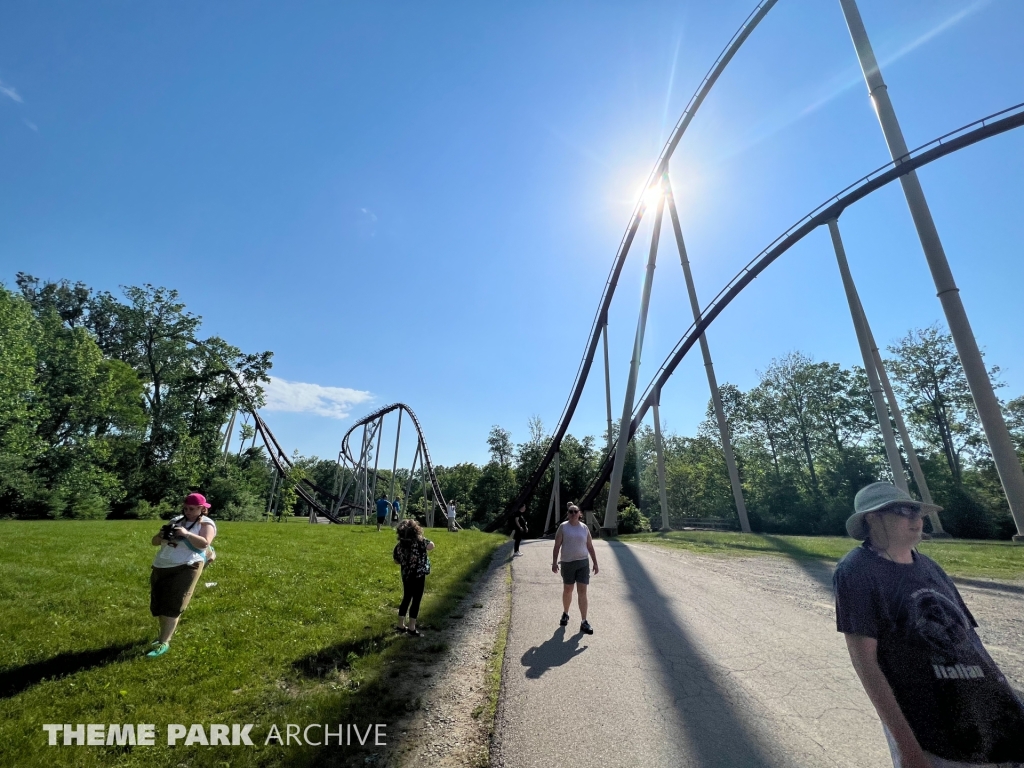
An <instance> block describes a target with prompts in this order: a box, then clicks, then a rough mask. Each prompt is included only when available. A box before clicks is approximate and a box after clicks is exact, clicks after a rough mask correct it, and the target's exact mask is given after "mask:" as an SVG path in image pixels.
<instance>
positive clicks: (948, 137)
mask: <svg viewBox="0 0 1024 768" xmlns="http://www.w3.org/2000/svg"><path fill="white" fill-rule="evenodd" d="M1021 125H1024V103H1021V104H1017V105H1015V106H1012V107H1009V108H1007V109H1004V110H1001V111H999V112H996V113H994V114H991V115H989V116H988V117H984V118H982V119H980V120H976V121H974V122H973V123H968V124H967V125H965V126H963V127H961V128H958V129H956V130H955V131H951V132H949V133H947V134H944V135H942V136H939V137H938V138H937V139H933V140H932V141H929V142H928V143H927V144H923V145H921V146H920V147H918V148H917V149H914V150H911V151H910V152H908V153H907V154H906V155H904V156H903V157H901V158H899V159H897V160H894V161H892V162H890V163H887V164H885V165H883V166H881V167H880V168H877V169H875V170H874V171H872V172H871V173H869V174H868V175H866V176H864V177H862V178H860V179H858V180H857V181H855V182H854V183H853V184H850V185H849V186H848V187H846V188H845V189H843V190H841V191H840V192H838V193H837V194H835V195H833V196H832V197H830V198H829V199H828V200H826V201H825V202H824V203H822V204H821V205H819V206H818V207H817V208H815V209H814V210H813V211H811V212H810V213H808V214H807V215H806V216H804V217H803V218H801V219H800V220H799V221H798V222H796V223H795V224H794V225H793V226H791V227H790V228H789V229H787V230H786V231H785V232H783V233H782V234H781V235H779V236H778V237H777V238H775V240H773V241H772V242H771V244H770V245H768V247H766V248H765V249H764V250H763V251H761V252H760V253H759V254H758V255H757V256H755V257H754V258H753V259H751V260H750V262H748V263H747V265H746V266H745V267H743V269H741V270H740V271H739V272H738V273H737V274H736V276H735V277H733V278H732V280H730V281H729V282H728V283H727V284H726V286H725V287H724V288H722V290H721V291H719V293H718V295H717V296H715V298H714V299H712V300H711V302H710V303H709V304H708V305H707V306H706V307H705V308H704V309H703V310H702V311H701V319H700V321H699V322H697V323H694V324H693V325H691V326H690V327H689V329H688V330H687V331H686V333H684V334H683V336H682V338H681V339H680V340H679V341H678V343H677V344H676V345H675V347H674V348H673V350H672V352H670V353H669V355H668V357H667V358H666V359H665V362H663V363H662V364H661V367H660V368H659V369H658V372H657V374H656V375H655V376H654V378H653V379H652V380H651V382H650V384H648V385H647V389H646V390H644V393H643V394H642V395H641V396H640V399H639V402H638V403H637V405H636V407H635V408H634V410H633V416H632V419H631V421H630V425H629V439H631V440H632V439H633V436H634V435H635V434H636V431H637V429H639V427H640V424H641V422H643V420H644V417H645V416H646V415H647V412H648V411H649V410H650V408H651V406H652V405H653V404H654V401H655V398H656V397H657V392H658V391H659V390H660V389H661V387H662V386H663V385H664V384H665V382H667V381H668V379H669V378H670V377H671V376H672V374H673V373H674V372H675V370H676V368H677V366H678V365H679V363H680V362H682V360H683V358H684V357H685V356H686V353H687V352H689V351H690V349H691V348H692V347H693V345H694V344H695V343H696V342H697V339H698V338H700V336H701V334H702V333H704V331H706V330H707V328H708V326H710V325H711V323H713V322H714V321H715V318H717V317H718V316H719V315H720V314H721V313H722V311H723V310H724V309H725V308H726V307H727V306H729V304H730V303H732V300H733V299H735V298H736V297H737V296H738V295H739V294H740V292H741V291H742V290H743V289H744V288H746V287H747V286H748V285H750V283H751V282H753V280H754V278H756V277H757V276H758V275H760V274H761V273H762V272H763V271H764V270H765V269H767V268H768V267H769V266H770V265H771V264H772V263H773V262H774V261H775V260H776V259H778V258H779V257H780V256H781V255H782V254H784V253H785V252H786V251H788V250H789V249H790V248H792V247H793V246H794V245H796V244H797V243H798V242H800V241H801V240H802V239H803V238H805V237H806V236H807V235H809V234H810V233H811V232H813V231H814V230H815V229H817V228H818V227H820V226H821V225H823V224H827V223H828V222H829V220H831V219H837V218H839V216H840V215H841V214H842V213H843V211H845V210H846V209H847V208H848V207H850V206H851V205H853V204H854V203H856V202H857V201H858V200H861V199H863V198H865V197H867V196H868V195H870V194H871V193H872V192H875V191H876V190H878V189H881V188H882V187H884V186H886V185H887V184H889V183H891V182H893V181H895V180H896V179H898V178H900V177H901V176H904V175H906V174H908V173H910V172H911V171H913V170H916V169H917V168H921V167H923V166H925V165H927V164H928V163H931V162H933V161H934V160H938V159H939V158H941V157H945V156H946V155H950V154H952V153H954V152H956V151H958V150H960V149H963V148H965V147H969V146H971V145H973V144H977V143H978V142H980V141H984V140H985V139H988V138H991V137H992V136H997V135H999V134H1001V133H1005V132H1006V131H1010V130H1013V129H1014V128H1019V127H1020V126H1021ZM614 458H615V455H614V452H611V453H608V454H606V456H605V460H604V462H603V464H602V465H601V471H600V473H599V474H598V475H597V476H596V477H595V478H594V480H593V481H592V482H591V483H590V485H589V486H587V489H586V491H584V494H583V497H582V498H581V499H580V500H579V502H578V504H579V506H580V507H581V508H582V509H590V508H591V505H592V504H593V502H594V499H595V497H596V496H597V494H598V492H599V491H600V489H601V487H602V486H603V485H604V483H605V482H606V481H607V480H608V477H609V476H610V474H611V470H612V462H613V461H614ZM546 468H547V467H546V466H545V467H544V469H546ZM538 479H539V478H538Z"/></svg>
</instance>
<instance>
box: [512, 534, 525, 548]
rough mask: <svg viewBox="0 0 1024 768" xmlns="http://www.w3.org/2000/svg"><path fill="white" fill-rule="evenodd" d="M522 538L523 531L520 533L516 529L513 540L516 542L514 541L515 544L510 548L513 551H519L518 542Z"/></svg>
mask: <svg viewBox="0 0 1024 768" xmlns="http://www.w3.org/2000/svg"><path fill="white" fill-rule="evenodd" d="M522 540H523V533H522V531H516V532H515V542H516V543H515V546H514V547H513V548H512V551H513V552H518V551H519V542H521V541H522Z"/></svg>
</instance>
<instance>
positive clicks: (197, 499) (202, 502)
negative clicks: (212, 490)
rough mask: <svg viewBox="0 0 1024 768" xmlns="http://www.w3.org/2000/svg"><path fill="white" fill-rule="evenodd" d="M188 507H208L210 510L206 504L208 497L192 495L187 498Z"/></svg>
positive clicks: (198, 494) (199, 494) (197, 494)
mask: <svg viewBox="0 0 1024 768" xmlns="http://www.w3.org/2000/svg"><path fill="white" fill-rule="evenodd" d="M185 506H186V507H206V508H207V509H209V508H210V505H209V504H207V503H206V497H205V496H203V494H201V493H190V494H189V495H188V496H186V497H185Z"/></svg>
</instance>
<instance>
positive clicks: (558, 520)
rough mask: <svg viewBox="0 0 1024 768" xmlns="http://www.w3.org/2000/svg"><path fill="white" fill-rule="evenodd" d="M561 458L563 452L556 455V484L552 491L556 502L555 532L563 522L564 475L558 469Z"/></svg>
mask: <svg viewBox="0 0 1024 768" xmlns="http://www.w3.org/2000/svg"><path fill="white" fill-rule="evenodd" d="M561 456H562V452H561V451H559V452H558V453H556V454H555V482H554V488H553V489H552V490H553V491H554V500H555V526H554V527H555V530H558V525H559V523H561V522H562V475H561V472H560V471H559V468H558V465H559V464H560V463H561Z"/></svg>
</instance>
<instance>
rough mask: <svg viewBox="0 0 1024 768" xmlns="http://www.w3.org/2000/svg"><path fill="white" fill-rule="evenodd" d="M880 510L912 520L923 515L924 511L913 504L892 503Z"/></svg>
mask: <svg viewBox="0 0 1024 768" xmlns="http://www.w3.org/2000/svg"><path fill="white" fill-rule="evenodd" d="M882 511H883V512H889V513H891V514H893V515H898V516H899V517H906V518H908V519H910V520H914V519H915V518H918V517H924V512H922V511H921V508H920V507H917V506H915V505H913V504H893V505H892V506H891V507H886V508H885V509H884V510H882Z"/></svg>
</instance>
